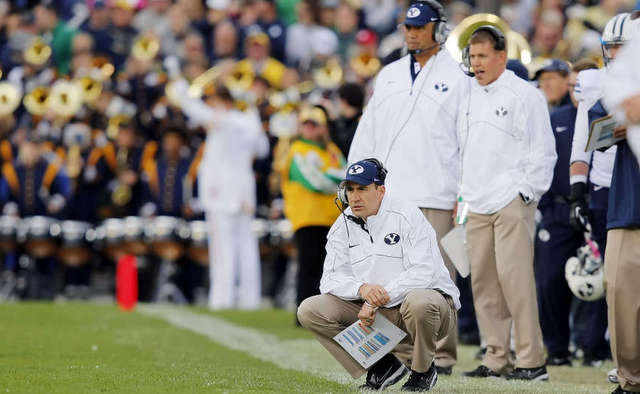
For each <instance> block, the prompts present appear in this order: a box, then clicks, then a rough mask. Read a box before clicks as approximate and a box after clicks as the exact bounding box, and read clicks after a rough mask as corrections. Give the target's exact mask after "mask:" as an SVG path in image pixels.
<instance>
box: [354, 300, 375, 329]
mask: <svg viewBox="0 0 640 394" xmlns="http://www.w3.org/2000/svg"><path fill="white" fill-rule="evenodd" d="M358 319H360V322H361V323H362V325H364V326H370V325H372V324H373V322H374V321H375V320H376V308H374V307H371V306H370V305H367V304H362V308H361V309H360V312H358Z"/></svg>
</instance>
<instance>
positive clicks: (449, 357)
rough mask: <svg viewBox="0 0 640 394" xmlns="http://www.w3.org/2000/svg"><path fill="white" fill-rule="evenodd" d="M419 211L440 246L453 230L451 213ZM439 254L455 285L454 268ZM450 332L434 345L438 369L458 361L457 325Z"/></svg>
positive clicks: (436, 210) (428, 210) (448, 211)
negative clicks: (442, 239) (434, 232)
mask: <svg viewBox="0 0 640 394" xmlns="http://www.w3.org/2000/svg"><path fill="white" fill-rule="evenodd" d="M420 210H421V211H422V213H423V214H424V216H425V217H426V218H427V220H428V221H429V224H431V227H433V229H434V230H435V231H436V239H437V240H438V245H440V238H442V237H444V236H445V235H446V234H447V233H448V232H449V231H451V230H452V229H453V219H452V218H451V214H452V212H453V211H451V210H444V209H433V208H420ZM440 254H441V255H442V259H443V260H444V265H445V266H446V267H447V270H449V275H450V276H451V280H452V281H453V283H456V268H455V267H454V266H453V263H452V262H451V260H450V259H449V256H447V254H446V253H445V252H444V250H443V249H442V247H440ZM450 332H451V334H450V335H447V337H446V338H443V339H442V340H440V341H438V343H437V345H436V365H437V366H439V367H451V366H453V365H454V364H455V363H456V360H457V359H458V325H457V324H456V327H453V328H452V329H451V330H450Z"/></svg>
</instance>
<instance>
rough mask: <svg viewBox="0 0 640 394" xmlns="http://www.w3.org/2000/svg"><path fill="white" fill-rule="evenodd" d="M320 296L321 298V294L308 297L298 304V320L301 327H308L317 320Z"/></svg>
mask: <svg viewBox="0 0 640 394" xmlns="http://www.w3.org/2000/svg"><path fill="white" fill-rule="evenodd" d="M320 298H322V295H315V296H312V297H309V298H307V299H305V300H304V301H302V303H301V304H300V306H298V311H297V315H298V321H299V322H300V324H301V325H302V327H304V328H310V326H312V325H313V323H314V322H315V321H316V320H317V316H318V311H319V310H320V308H321V302H320Z"/></svg>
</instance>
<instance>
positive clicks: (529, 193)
mask: <svg viewBox="0 0 640 394" xmlns="http://www.w3.org/2000/svg"><path fill="white" fill-rule="evenodd" d="M465 58H466V61H465V63H466V64H467V65H469V66H471V67H472V68H473V71H474V73H475V79H476V82H477V83H475V84H474V86H473V87H472V89H471V92H470V95H469V97H468V98H467V102H466V103H464V105H463V107H462V108H461V111H463V116H464V117H465V120H464V121H463V122H461V125H460V126H461V127H460V129H459V130H460V140H461V141H463V144H462V184H461V195H462V198H463V200H464V201H465V202H466V203H467V204H468V206H469V212H470V213H469V218H468V222H467V225H466V233H467V248H468V254H469V262H470V264H471V287H472V290H473V297H474V306H475V309H476V315H477V318H478V324H479V326H480V331H481V332H482V335H483V337H484V339H485V341H486V343H487V352H486V354H485V356H484V359H483V360H482V364H481V365H480V366H479V367H478V368H476V369H475V370H473V371H471V372H467V373H465V375H466V376H470V377H491V376H498V375H502V374H506V377H507V378H508V379H522V380H547V379H548V378H549V376H548V374H547V370H546V366H545V359H544V347H543V343H542V333H541V330H540V323H539V320H538V304H537V301H536V286H535V280H534V274H533V233H534V230H535V219H534V216H535V212H536V206H537V201H539V200H540V197H541V196H542V194H543V193H545V192H546V191H547V189H548V188H549V186H550V184H551V179H552V177H553V169H554V165H555V162H556V151H555V142H554V137H553V133H552V131H551V124H550V122H549V111H548V109H547V103H546V100H545V98H544V96H543V95H542V93H540V91H538V90H537V89H536V88H534V87H533V86H531V85H529V84H528V83H527V82H525V81H523V80H522V79H520V78H518V77H517V76H516V75H515V74H514V73H513V72H511V71H508V70H506V63H507V53H506V40H505V37H504V35H503V33H502V32H501V31H500V30H498V29H497V28H495V27H494V26H491V25H484V26H481V27H479V28H477V29H476V30H475V32H474V33H473V34H472V36H471V38H470V40H469V46H468V47H467V49H465ZM512 323H514V324H515V343H516V365H515V367H516V368H515V369H513V370H511V365H510V361H509V342H510V336H511V335H510V331H511V325H512Z"/></svg>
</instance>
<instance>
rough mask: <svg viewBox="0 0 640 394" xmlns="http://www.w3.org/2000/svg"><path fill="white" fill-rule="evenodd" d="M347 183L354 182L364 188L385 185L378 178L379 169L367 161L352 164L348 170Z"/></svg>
mask: <svg viewBox="0 0 640 394" xmlns="http://www.w3.org/2000/svg"><path fill="white" fill-rule="evenodd" d="M345 181H349V182H354V183H357V184H358V185H362V186H366V185H370V184H372V183H376V184H378V185H382V184H384V181H383V180H382V179H380V178H378V167H377V166H376V165H375V164H373V163H372V162H370V161H367V160H360V161H358V162H356V163H353V164H351V165H350V166H349V168H348V169H347V176H346V177H345Z"/></svg>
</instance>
